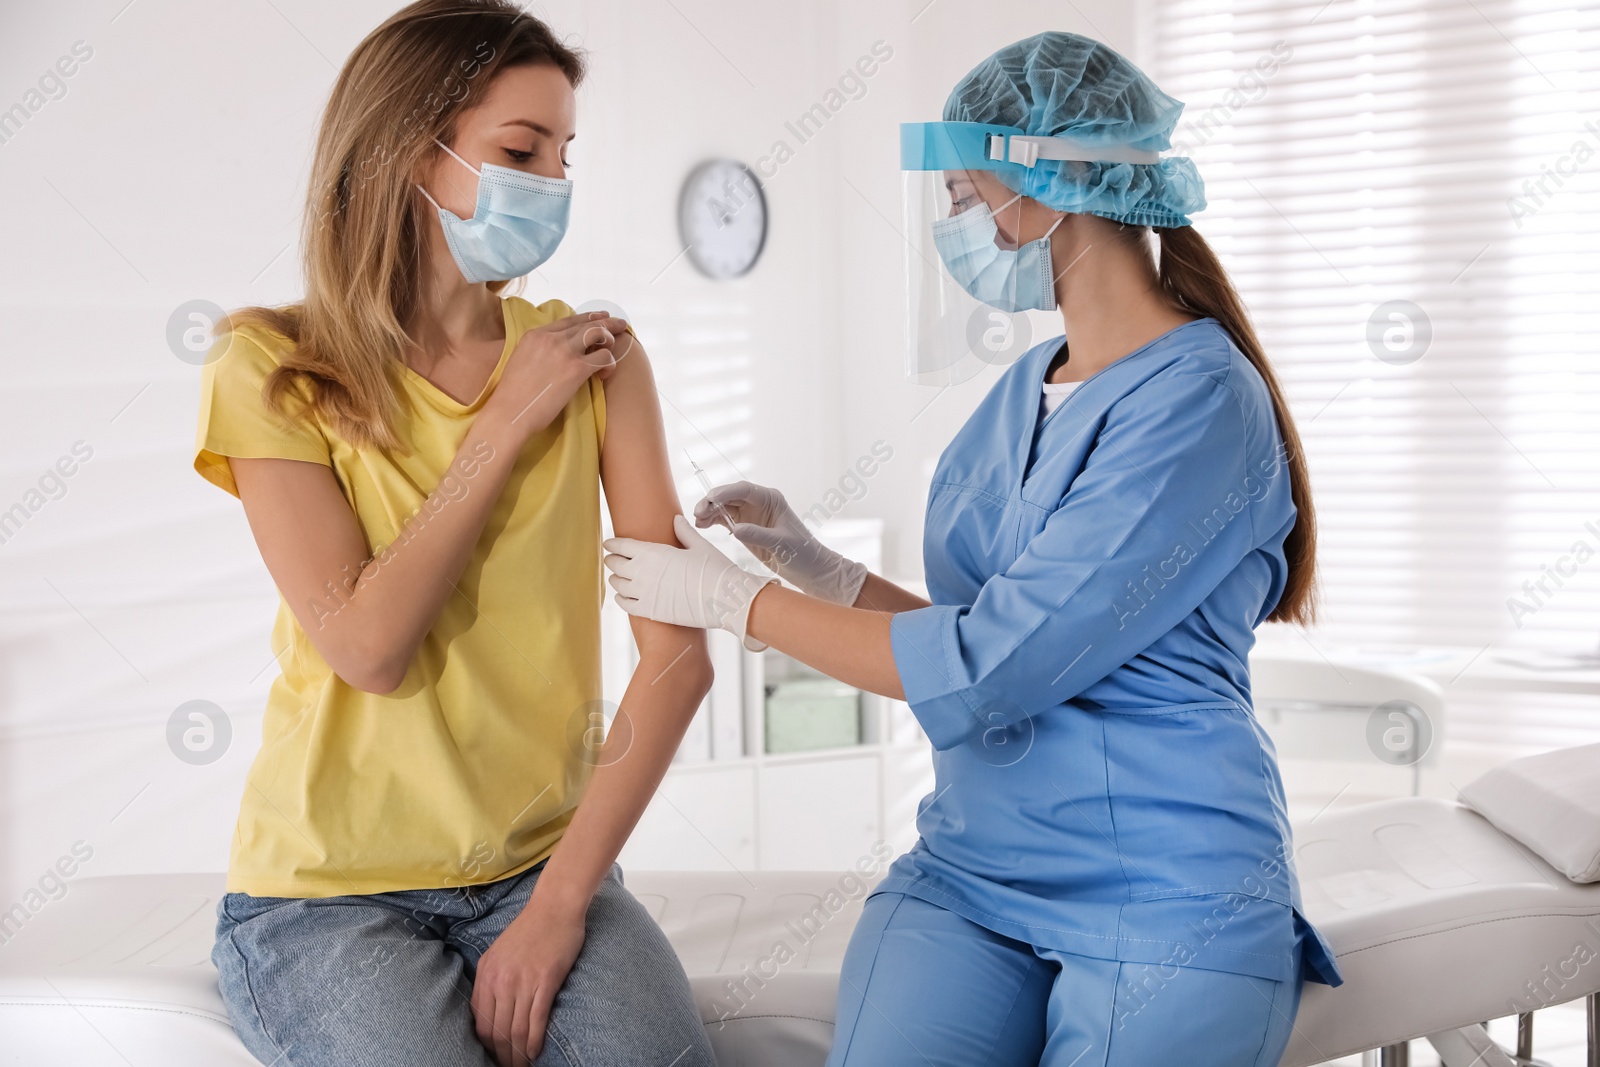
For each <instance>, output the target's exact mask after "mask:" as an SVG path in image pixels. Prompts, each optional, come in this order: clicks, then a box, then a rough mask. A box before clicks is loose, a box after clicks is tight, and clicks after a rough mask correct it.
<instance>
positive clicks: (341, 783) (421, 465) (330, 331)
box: [195, 0, 713, 1067]
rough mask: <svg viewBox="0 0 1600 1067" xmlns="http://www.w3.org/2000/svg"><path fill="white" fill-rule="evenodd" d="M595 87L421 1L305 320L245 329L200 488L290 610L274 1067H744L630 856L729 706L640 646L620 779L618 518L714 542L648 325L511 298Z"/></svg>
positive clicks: (279, 748) (259, 844)
mask: <svg viewBox="0 0 1600 1067" xmlns="http://www.w3.org/2000/svg"><path fill="white" fill-rule="evenodd" d="M582 75H583V62H582V59H581V57H580V56H579V55H578V54H576V53H575V52H573V51H572V50H570V49H569V48H567V47H565V46H563V45H562V44H561V43H560V42H559V41H558V40H557V39H556V38H555V37H554V35H552V33H551V32H550V31H549V29H547V28H546V27H545V26H544V25H543V24H542V23H540V22H539V21H537V20H536V19H533V18H530V17H529V16H527V15H526V14H524V13H522V12H521V11H520V10H519V9H518V8H517V7H516V6H514V5H513V4H511V3H509V2H506V0H422V2H419V3H415V4H412V5H411V6H409V7H407V8H405V9H404V10H402V11H400V12H399V13H398V14H396V15H395V16H394V17H392V18H391V19H389V20H388V21H387V22H385V23H384V24H383V25H382V26H380V27H379V28H378V29H377V30H375V31H374V32H373V33H372V34H371V35H370V36H369V37H368V38H367V39H366V40H365V41H363V42H362V43H361V44H360V45H359V46H358V47H357V48H356V50H355V51H354V52H353V53H352V54H351V56H350V58H349V60H348V61H347V62H346V64H345V66H344V69H343V70H342V71H341V72H340V74H339V78H338V81H337V83H336V84H335V86H334V90H333V94H332V98H331V99H330V101H329V103H328V107H327V111H326V113H325V114H324V116H323V120H322V127H321V132H320V135H319V137H318V141H317V147H316V155H315V158H314V161H313V166H312V174H311V180H310V194H309V197H308V209H309V210H308V213H307V220H306V227H305V232H304V252H305V280H306V295H305V300H304V301H303V302H302V303H300V304H297V305H294V306H291V307H284V308H273V309H264V308H252V309H249V310H246V311H243V312H240V313H238V314H236V315H234V316H232V317H231V321H230V325H231V333H230V334H228V335H227V336H225V337H224V338H223V339H222V340H221V341H219V346H218V351H219V352H221V353H222V354H221V355H220V358H218V359H216V361H215V362H213V363H212V364H211V365H210V366H208V367H207V369H206V374H205V379H204V388H203V392H202V399H201V408H200V426H199V436H198V444H197V455H196V459H195V465H196V467H197V469H198V470H199V471H200V473H201V474H203V475H204V476H205V477H206V478H207V479H209V480H210V481H212V482H214V483H215V484H217V485H219V486H221V487H222V488H223V489H225V490H227V491H229V492H230V493H234V494H235V495H237V496H238V497H239V498H240V500H241V501H242V502H243V505H244V511H245V515H246V517H247V518H248V519H249V522H250V527H251V530H252V531H253V533H254V535H255V538H256V542H257V544H258V545H259V547H260V550H261V555H262V558H263V559H264V560H265V562H266V565H267V568H268V570H269V571H270V572H271V573H272V577H273V579H274V581H275V582H276V583H277V586H278V589H279V591H280V592H281V594H282V604H281V606H280V609H279V612H278V617H277V623H276V625H275V627H274V630H273V647H274V650H275V651H276V653H277V655H278V659H279V663H280V666H281V668H282V674H281V676H280V677H279V678H277V679H276V680H275V681H274V683H273V685H272V688H271V693H270V695H269V697H268V702H267V708H266V714H265V720H264V724H263V740H262V747H261V751H260V754H259V755H258V756H257V757H256V760H255V762H254V764H253V765H252V767H251V769H250V774H249V779H248V783H247V785H246V788H245V795H244V799H243V803H242V805H241V808H240V813H239V822H238V830H237V833H236V834H235V837H234V840H233V847H232V856H231V859H230V863H229V875H228V893H227V895H226V896H225V897H224V898H223V900H222V901H221V903H220V905H219V907H218V925H217V942H216V947H215V950H214V951H213V956H212V958H213V959H214V960H215V962H216V965H217V968H218V970H219V972H220V974H221V985H222V992H223V996H224V998H225V1000H226V1001H227V1004H228V1008H229V1012H230V1014H231V1017H232V1019H233V1022H234V1025H235V1028H236V1029H237V1030H238V1032H239V1035H240V1037H241V1038H243V1040H244V1042H245V1044H246V1046H247V1047H249V1049H250V1050H251V1052H252V1053H254V1054H255V1055H256V1056H257V1057H258V1058H259V1059H260V1060H261V1061H262V1062H264V1063H269V1064H285V1065H286V1064H294V1065H296V1067H322V1065H326V1067H352V1065H361V1064H372V1065H375V1067H376V1065H382V1067H393V1065H395V1064H428V1065H430V1067H456V1065H460V1067H487V1065H489V1064H492V1063H493V1064H499V1065H500V1067H513V1065H517V1067H522V1065H524V1064H526V1063H528V1061H530V1060H533V1061H534V1062H536V1063H538V1064H552V1065H555V1064H559V1065H577V1064H584V1065H595V1064H627V1065H638V1064H661V1065H662V1067H665V1065H666V1064H669V1063H670V1064H674V1065H677V1067H688V1065H691V1064H693V1065H709V1064H711V1063H712V1062H713V1059H712V1055H711V1050H710V1046H709V1044H708V1042H707V1039H706V1036H705V1032H704V1029H703V1028H702V1026H701V1023H700V1020H699V1015H698V1013H697V1011H696V1009H695V1005H694V1003H693V1000H692V998H691V996H690V991H689V985H688V981H687V979H686V978H685V976H684V973H683V969H682V967H681V966H680V965H679V963H678V961H677V958H676V956H675V955H674V954H673V952H672V949H671V948H670V946H669V945H668V944H667V942H666V939H665V938H664V936H663V935H662V933H661V931H660V930H659V929H658V928H657V927H656V925H655V924H654V923H653V922H652V920H651V919H650V917H649V916H648V914H647V913H646V912H645V911H644V910H643V908H642V907H641V906H640V905H639V903H638V902H637V901H636V900H634V899H633V897H632V896H630V895H629V893H628V892H627V890H626V889H624V888H623V885H622V880H621V877H620V874H619V872H618V870H617V868H616V867H615V865H614V861H615V859H616V856H617V853H618V850H619V849H620V848H621V846H622V844H623V842H624V840H625V839H626V838H627V836H628V834H629V832H630V831H631V830H632V828H633V826H634V824H635V822H636V821H637V819H638V818H639V815H640V813H641V812H642V811H643V809H644V807H645V804H646V802H647V800H648V799H649V797H650V796H651V794H652V792H653V791H654V789H655V788H656V786H657V784H658V783H659V781H660V779H661V776H662V774H663V773H664V771H665V769H666V767H667V764H668V762H669V760H670V759H671V756H672V754H673V752H674V751H675V749H676V747H677V745H678V742H679V739H680V737H681V735H682V733H683V731H684V729H685V728H686V726H687V724H688V722H689V720H690V717H691V716H692V715H693V714H694V711H695V708H696V707H697V705H698V704H699V702H700V700H701V698H702V697H703V696H704V694H705V693H706V692H707V690H708V688H709V686H710V680H711V669H710V664H709V660H708V657H707V654H706V649H705V644H704V634H703V633H701V632H699V631H695V630H686V629H681V628H678V627H675V626H670V625H664V624H660V623H653V622H649V621H644V620H639V621H638V622H637V625H635V627H634V636H635V637H636V639H637V641H638V645H639V657H640V663H639V668H638V671H637V673H636V674H635V676H634V680H633V682H632V684H630V685H629V687H628V689H627V692H626V695H625V697H624V699H623V703H622V709H621V711H620V712H619V713H618V720H617V721H618V723H620V724H621V727H622V728H620V729H619V728H615V727H614V728H613V730H612V731H611V733H610V735H609V737H608V738H607V739H606V741H605V746H604V748H603V749H598V750H597V748H596V747H595V744H594V737H595V734H594V731H593V729H592V727H593V725H594V723H595V722H596V719H597V716H596V711H597V709H598V707H599V699H600V669H599V668H600V648H599V643H600V629H599V622H600V605H601V597H602V595H603V592H604V587H603V586H602V584H601V581H600V578H601V575H602V573H603V572H602V570H601V567H600V548H599V545H600V538H601V527H600V514H599V508H600V490H601V486H602V484H603V485H604V488H605V495H606V500H607V502H608V504H609V506H610V510H611V517H612V521H613V524H614V525H615V527H616V529H617V530H618V531H619V532H625V533H627V534H629V535H631V536H634V537H638V538H642V539H647V540H648V539H656V540H668V539H670V537H671V534H672V519H673V517H674V516H675V515H676V514H677V513H678V508H677V501H676V494H675V491H674V488H673V485H672V481H671V477H670V473H669V470H668V466H667V462H666V450H665V442H664V435H663V431H662V424H661V418H660V413H659V410H658V408H657V401H656V395H655V388H654V384H653V379H652V376H651V370H650V364H649V361H648V360H647V358H646V356H645V353H644V352H643V351H642V350H641V348H640V346H639V345H638V343H636V342H635V341H634V339H633V338H632V336H631V334H629V333H628V332H627V325H626V324H625V323H623V322H620V321H618V320H616V319H612V318H610V317H609V316H607V315H605V314H603V313H602V314H598V315H575V314H573V312H572V310H571V309H570V308H569V307H567V306H566V305H565V304H562V303H561V302H559V301H554V300H552V301H549V302H547V303H543V304H540V305H538V306H534V305H532V304H529V303H527V302H525V301H522V300H519V299H515V298H507V297H505V296H504V295H503V294H502V290H503V289H504V287H505V283H506V280H507V279H511V278H516V277H520V276H523V275H526V274H527V273H529V272H530V271H532V270H533V269H534V268H535V267H537V266H538V265H539V264H540V263H541V262H543V261H544V260H545V259H546V258H547V257H548V256H549V255H550V253H551V252H553V251H554V249H555V247H556V245H557V243H559V241H560V239H561V236H562V233H563V232H564V230H565V226H566V218H567V205H568V202H569V197H570V193H571V182H570V181H569V180H568V179H567V177H566V174H567V162H566V153H567V145H568V142H570V141H571V140H572V139H573V136H574V130H575V97H574V88H575V86H576V85H577V84H578V82H579V80H580V78H581V77H582Z"/></svg>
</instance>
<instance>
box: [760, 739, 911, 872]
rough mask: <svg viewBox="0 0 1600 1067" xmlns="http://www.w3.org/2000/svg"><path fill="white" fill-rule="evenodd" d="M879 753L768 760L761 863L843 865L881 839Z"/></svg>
mask: <svg viewBox="0 0 1600 1067" xmlns="http://www.w3.org/2000/svg"><path fill="white" fill-rule="evenodd" d="M880 783H881V777H880V774H879V754H878V752H877V751H875V750H869V751H867V752H865V753H862V754H854V755H846V756H839V757H836V758H808V759H805V760H795V761H794V762H790V761H787V760H785V761H782V762H779V761H776V760H770V759H769V760H768V761H767V763H766V765H765V766H763V767H762V768H761V777H760V798H761V817H760V823H759V826H760V833H761V849H760V860H761V866H762V867H763V868H765V869H767V870H829V871H833V870H844V869H845V868H846V867H850V866H852V865H853V864H855V862H856V861H857V860H860V859H862V858H863V857H869V858H870V857H871V855H872V846H873V845H874V844H875V843H877V842H878V841H880V840H882V839H883V836H884V835H883V820H882V811H881V792H880Z"/></svg>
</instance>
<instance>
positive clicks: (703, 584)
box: [605, 515, 777, 652]
mask: <svg viewBox="0 0 1600 1067" xmlns="http://www.w3.org/2000/svg"><path fill="white" fill-rule="evenodd" d="M672 528H673V531H674V532H675V533H676V534H677V535H678V542H679V543H680V544H682V545H683V546H684V547H682V548H675V547H673V546H672V545H661V544H657V543H656V542H654V541H639V540H636V539H634V538H632V537H612V538H608V539H607V540H606V542H605V550H606V552H607V553H609V555H607V556H606V566H607V567H609V568H610V569H611V578H610V581H611V588H613V589H615V590H616V591H617V597H616V600H617V604H618V605H619V606H620V607H621V608H622V610H623V611H626V612H627V613H628V614H629V615H640V616H643V617H644V618H647V619H655V620H656V621H657V622H667V623H671V624H673V625H674V626H693V627H696V628H698V629H701V630H711V629H717V630H727V631H728V632H729V633H731V634H733V635H735V636H736V637H738V638H739V640H740V641H742V642H744V647H745V648H748V649H749V650H750V651H752V652H760V651H761V650H762V649H764V648H766V647H767V646H766V645H764V644H762V643H761V642H760V641H757V640H756V639H755V638H753V637H750V636H749V635H748V634H747V633H746V632H745V631H746V628H747V627H748V625H749V619H750V602H751V601H752V600H754V599H755V598H756V594H757V593H759V592H761V590H763V589H765V588H766V587H767V586H768V585H770V584H772V583H773V582H775V581H777V579H776V578H768V577H766V576H764V575H760V574H751V573H750V572H749V571H747V570H745V569H744V568H743V567H740V566H739V565H738V564H737V563H734V562H733V560H731V559H729V558H728V557H727V556H724V555H723V554H722V553H721V552H718V551H717V550H716V548H715V547H713V546H712V544H711V543H710V542H709V541H707V540H706V539H705V538H704V537H701V536H700V534H699V533H698V532H697V531H696V530H695V528H694V527H693V526H692V525H691V524H690V522H689V520H688V519H686V518H684V517H683V516H682V515H678V516H676V517H674V518H673V520H672Z"/></svg>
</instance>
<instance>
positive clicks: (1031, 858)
mask: <svg viewBox="0 0 1600 1067" xmlns="http://www.w3.org/2000/svg"><path fill="white" fill-rule="evenodd" d="M1064 342H1065V339H1064V338H1056V339H1053V340H1051V341H1048V342H1046V343H1044V344H1041V345H1038V346H1036V347H1034V348H1033V349H1031V350H1030V351H1029V352H1028V353H1027V354H1025V355H1024V356H1023V357H1022V359H1021V360H1020V361H1019V362H1018V363H1017V364H1016V365H1015V366H1013V367H1012V368H1011V369H1010V370H1009V371H1008V372H1007V373H1006V374H1005V376H1004V377H1003V378H1001V380H1000V381H999V382H998V383H996V385H995V387H994V389H993V390H992V391H991V392H990V393H989V395H988V396H987V397H986V398H985V399H984V401H983V402H982V403H981V404H980V405H979V406H978V409H977V411H975V412H974V413H973V415H972V417H971V418H970V419H969V420H968V421H967V424H966V425H965V426H964V427H963V428H962V429H961V431H960V432H959V433H958V434H957V435H956V437H955V439H954V440H953V441H952V442H951V443H950V446H949V447H948V448H946V449H945V452H944V455H943V456H942V457H940V460H939V466H938V468H937V470H936V471H935V473H934V476H933V487H932V490H931V492H930V493H929V496H928V511H927V527H926V537H925V541H924V563H925V567H926V572H927V582H928V592H929V595H930V598H931V599H932V601H933V606H932V607H928V608H921V609H919V610H916V611H908V612H902V613H900V614H898V615H896V616H895V617H894V621H893V625H892V629H891V634H892V642H893V647H894V658H895V665H896V667H897V668H898V669H899V672H900V678H901V681H902V683H903V685H904V687H905V693H906V699H907V701H908V702H909V703H910V705H911V709H912V711H913V712H914V713H915V714H916V716H917V719H918V721H919V722H920V723H921V725H922V727H923V729H924V731H925V732H926V733H927V735H928V738H929V740H930V741H931V742H932V743H933V747H934V749H935V752H934V768H935V777H934V791H933V793H931V794H930V795H929V796H927V797H926V798H924V799H923V801H922V803H921V805H920V807H919V810H918V816H917V829H918V831H919V832H920V834H921V839H920V840H919V841H918V842H917V844H916V845H915V847H913V848H912V850H911V851H910V852H908V853H906V854H905V855H904V856H902V857H900V859H898V860H897V861H896V862H895V864H894V866H893V867H892V869H891V870H890V873H889V875H888V877H887V878H886V880H885V881H884V882H882V883H881V884H880V885H879V887H878V890H877V891H878V892H901V893H907V894H910V895H912V896H916V897H919V898H921V899H924V900H927V901H929V902H931V903H935V904H939V905H942V906H944V907H947V908H949V909H951V910H953V911H955V912H958V913H959V914H961V915H964V916H966V917H967V918H969V919H971V920H972V921H973V922H975V923H978V924H979V925H982V926H984V927H987V928H988V929H991V930H994V931H995V932H997V933H1000V934H1004V935H1006V936H1008V937H1014V938H1017V939H1019V940H1022V941H1026V942H1029V943H1031V944H1035V945H1040V946H1043V947H1047V948H1052V949H1058V950H1062V951H1068V952H1074V953H1078V954H1081V955H1086V956H1093V957H1096V958H1100V959H1110V960H1121V961H1126V962H1133V963H1148V964H1160V965H1167V966H1172V965H1177V966H1195V967H1205V968H1210V969H1212V970H1219V971H1228V972H1231V973H1235V974H1247V975H1254V976H1257V977H1261V978H1268V979H1274V980H1278V981H1283V980H1288V979H1291V978H1295V977H1304V978H1307V979H1309V980H1312V981H1319V982H1324V983H1327V984H1329V985H1338V984H1340V982H1341V981H1342V979H1341V977H1340V975H1339V971H1338V968H1337V967H1336V965H1335V964H1334V961H1333V954H1332V952H1331V951H1330V950H1329V949H1328V947H1327V944H1326V942H1324V941H1323V940H1322V938H1321V936H1320V935H1319V934H1318V933H1317V932H1316V931H1315V929H1313V928H1312V927H1311V925H1310V924H1309V923H1307V922H1306V921H1305V920H1304V918H1303V917H1302V916H1301V914H1300V889H1299V884H1298V882H1297V880H1296V878H1295V874H1294V870H1293V846H1292V844H1291V840H1290V830H1289V822H1288V817H1287V814H1286V812H1285V807H1284V798H1283V784H1282V781H1281V780H1280V778H1279V776H1278V768H1277V761H1276V755H1275V752H1274V750H1273V746H1272V742H1271V740H1270V739H1269V738H1268V737H1267V735H1266V733H1265V732H1263V730H1262V729H1261V727H1260V725H1259V724H1258V723H1257V722H1256V719H1255V716H1254V714H1253V713H1252V712H1251V704H1250V677H1249V672H1248V669H1247V660H1246V657H1247V655H1248V653H1249V650H1250V647H1251V646H1252V645H1253V644H1254V643H1255V635H1254V630H1255V628H1256V627H1257V626H1258V625H1260V624H1261V623H1262V622H1263V621H1264V620H1265V619H1266V617H1267V615H1268V614H1270V613H1271V611H1272V609H1273V607H1274V606H1275V605H1276V604H1277V602H1278V598H1279V597H1280V596H1281V595H1282V593H1283V588H1284V582H1285V579H1286V577H1287V574H1288V566H1287V563H1286V562H1285V559H1284V554H1283V541H1284V538H1285V537H1286V536H1287V535H1288V533H1289V531H1290V529H1291V528H1292V527H1293V525H1294V518H1295V507H1294V503H1293V501H1292V500H1291V497H1290V486H1289V468H1288V463H1287V460H1286V458H1285V453H1284V446H1283V441H1282V438H1281V436H1280V435H1279V433H1278V427H1277V419H1276V417H1275V415H1274V411H1273V406H1272V398H1271V396H1270V395H1269V394H1268V392H1267V388H1266V384H1265V383H1264V382H1263V381H1262V380H1261V376H1260V374H1259V373H1257V372H1256V370H1255V368H1254V367H1253V366H1251V364H1250V361H1249V360H1248V359H1247V358H1246V357H1245V356H1244V354H1243V353H1242V352H1240V351H1239V349H1238V348H1237V347H1236V346H1235V345H1234V344H1233V342H1232V340H1231V339H1230V338H1229V336H1228V334H1227V332H1226V331H1225V330H1224V329H1223V328H1222V326H1221V324H1220V323H1218V322H1217V320H1215V319H1211V318H1205V319H1199V320H1197V321H1194V322H1190V323H1187V324H1185V325H1183V326H1179V327H1178V328H1177V329H1175V330H1172V331H1170V332H1169V333H1166V334H1163V335H1162V336H1161V337H1158V338H1157V339H1156V340H1154V341H1152V342H1150V343H1149V344H1147V345H1145V346H1144V347H1143V348H1140V349H1138V350H1136V351H1134V352H1133V353H1131V354H1129V355H1128V356H1126V357H1124V358H1122V359H1120V360H1118V361H1117V362H1115V363H1113V364H1111V365H1110V366H1109V367H1106V368H1105V369H1103V370H1101V371H1100V372H1099V373H1098V374H1096V375H1094V376H1093V377H1092V378H1090V379H1089V380H1088V381H1086V382H1085V383H1084V384H1083V385H1082V386H1080V387H1079V388H1078V389H1077V390H1076V391H1075V392H1074V393H1072V394H1071V395H1070V396H1069V397H1068V398H1067V399H1066V401H1065V402H1063V403H1062V404H1061V405H1060V406H1059V407H1058V408H1056V410H1055V411H1053V412H1051V413H1050V415H1049V416H1048V417H1046V418H1045V419H1044V420H1043V422H1042V423H1041V422H1040V420H1039V411H1040V396H1041V387H1042V385H1043V382H1044V375H1045V372H1046V370H1047V368H1048V367H1049V365H1050V361H1051V358H1052V357H1053V356H1054V355H1055V353H1056V352H1057V351H1058V350H1059V348H1060V346H1061V345H1062V344H1063V343H1064ZM1297 966H1298V968H1299V970H1297V969H1296V968H1297Z"/></svg>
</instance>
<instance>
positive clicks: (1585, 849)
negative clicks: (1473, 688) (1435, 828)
mask: <svg viewBox="0 0 1600 1067" xmlns="http://www.w3.org/2000/svg"><path fill="white" fill-rule="evenodd" d="M1461 796H1462V799H1464V800H1465V801H1466V802H1467V803H1468V804H1471V805H1472V806H1473V807H1474V808H1476V809H1477V810H1478V812H1479V813H1480V814H1482V815H1483V817H1484V818H1486V819H1488V820H1489V821H1490V822H1492V823H1494V824H1495V825H1496V826H1498V827H1499V828H1500V829H1501V830H1503V831H1505V832H1506V833H1507V834H1510V835H1511V836H1512V837H1514V838H1516V839H1517V840H1518V841H1521V842H1522V843H1523V844H1525V845H1527V846H1528V847H1529V848H1531V849H1533V851H1535V852H1537V853H1538V854H1539V855H1540V856H1541V857H1542V858H1543V859H1544V860H1545V861H1546V862H1547V863H1549V864H1550V866H1552V867H1554V868H1555V869H1556V870H1558V871H1560V872H1561V873H1562V874H1565V875H1566V876H1567V877H1568V878H1570V879H1572V880H1573V881H1574V882H1595V881H1600V745H1582V746H1580V747H1578V748H1563V749H1558V750H1557V751H1555V752H1546V753H1544V754H1542V755H1538V756H1528V757H1527V758H1525V759H1518V760H1512V761H1511V762H1510V763H1502V764H1501V765H1500V766H1498V767H1496V768H1494V769H1493V770H1491V771H1489V773H1487V774H1485V775H1484V776H1483V777H1481V778H1479V779H1477V780H1476V781H1474V782H1472V783H1471V784H1469V785H1468V786H1467V787H1466V788H1465V789H1463V790H1462V791H1461Z"/></svg>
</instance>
